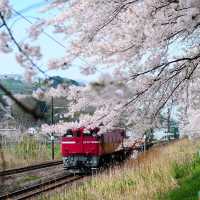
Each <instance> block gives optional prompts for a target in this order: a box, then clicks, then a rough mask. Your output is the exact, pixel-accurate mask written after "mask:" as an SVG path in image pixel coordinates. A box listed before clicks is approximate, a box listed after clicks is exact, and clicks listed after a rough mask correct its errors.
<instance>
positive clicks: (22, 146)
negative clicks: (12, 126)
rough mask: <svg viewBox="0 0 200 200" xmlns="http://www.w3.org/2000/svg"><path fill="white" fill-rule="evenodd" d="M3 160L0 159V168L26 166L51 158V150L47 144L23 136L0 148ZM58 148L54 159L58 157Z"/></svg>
mask: <svg viewBox="0 0 200 200" xmlns="http://www.w3.org/2000/svg"><path fill="white" fill-rule="evenodd" d="M0 151H1V153H2V154H3V155H4V160H3V159H2V158H1V159H0V170H2V169H8V168H13V167H20V166H26V165H30V164H35V163H40V162H44V161H47V160H50V159H51V150H50V147H49V146H48V145H47V144H41V143H39V142H38V141H37V140H35V139H34V138H26V137H25V138H23V139H22V140H21V141H20V142H19V143H17V144H15V145H11V146H7V147H4V148H3V149H2V150H0ZM59 154H60V153H59V150H58V152H56V159H60V158H61V157H60V156H59Z"/></svg>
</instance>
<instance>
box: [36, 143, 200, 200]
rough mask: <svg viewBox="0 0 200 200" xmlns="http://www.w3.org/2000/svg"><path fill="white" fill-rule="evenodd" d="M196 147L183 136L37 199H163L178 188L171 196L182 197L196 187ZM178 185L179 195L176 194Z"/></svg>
mask: <svg viewBox="0 0 200 200" xmlns="http://www.w3.org/2000/svg"><path fill="white" fill-rule="evenodd" d="M199 147H200V142H197V141H196V142H192V141H188V140H187V139H184V140H180V141H178V142H175V143H173V144H170V145H167V146H162V147H157V148H153V149H151V150H150V151H149V152H147V153H146V154H143V155H141V156H139V158H138V159H137V160H129V161H127V162H126V163H125V165H124V166H121V167H115V168H112V169H110V170H108V171H106V172H104V173H103V174H100V175H97V176H95V177H93V178H92V179H90V180H88V181H87V182H86V183H84V185H82V186H76V185H75V186H73V187H72V188H70V189H66V190H65V191H64V192H62V193H61V192H60V191H59V192H57V193H55V195H51V196H48V195H46V196H41V197H39V199H43V200H44V199H50V200H65V199H66V200H79V199H81V200H103V199H104V200H116V199H117V200H155V199H163V200H164V199H167V198H168V199H170V198H171V196H174V194H175V193H173V192H177V194H176V195H177V197H174V199H176V200H180V199H184V198H182V197H183V196H184V195H185V194H186V193H187V194H188V195H189V192H190V191H192V192H191V193H192V194H194V195H195V194H196V191H197V189H198V187H199V182H198V180H199V179H198V177H199V168H200V167H199V165H200V164H199V160H198V159H197V151H198V149H199ZM196 159H197V160H196ZM191 169H194V173H191ZM195 179H196V180H195ZM191 181H192V184H194V185H193V186H192V184H191ZM185 184H187V187H186V186H184V185H185ZM181 187H182V188H183V189H182V192H181V193H182V196H178V195H179V194H178V192H179V190H180V188H181ZM191 187H192V188H193V189H194V190H191ZM199 189H200V188H199ZM196 195H197V194H196ZM179 197H181V198H179ZM196 199H197V198H196Z"/></svg>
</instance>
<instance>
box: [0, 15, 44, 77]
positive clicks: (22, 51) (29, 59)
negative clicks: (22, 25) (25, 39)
mask: <svg viewBox="0 0 200 200" xmlns="http://www.w3.org/2000/svg"><path fill="white" fill-rule="evenodd" d="M0 19H1V21H2V25H3V26H4V27H5V28H6V30H7V32H8V34H9V35H10V38H11V40H12V41H13V42H14V44H15V46H16V47H17V49H18V50H19V52H21V53H22V54H23V55H24V56H25V57H26V59H27V60H28V61H29V62H30V63H31V65H32V66H33V67H35V68H36V69H37V70H38V71H39V72H41V73H42V74H44V75H46V73H45V71H43V70H42V69H41V68H40V67H39V66H37V65H36V64H35V63H34V62H33V60H32V59H31V58H30V57H29V56H28V55H27V54H26V53H25V52H24V50H23V49H22V48H21V46H20V45H19V43H18V42H17V41H16V39H15V37H14V36H13V34H12V32H11V30H10V28H9V27H8V24H7V23H6V20H5V18H4V16H3V15H2V13H1V12H0Z"/></svg>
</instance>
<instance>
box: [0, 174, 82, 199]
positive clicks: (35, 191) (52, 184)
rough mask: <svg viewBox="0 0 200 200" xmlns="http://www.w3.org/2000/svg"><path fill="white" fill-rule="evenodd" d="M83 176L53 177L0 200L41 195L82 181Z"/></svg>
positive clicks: (8, 194)
mask: <svg viewBox="0 0 200 200" xmlns="http://www.w3.org/2000/svg"><path fill="white" fill-rule="evenodd" d="M83 177H84V176H80V175H69V174H68V175H66V174H61V175H59V176H57V177H53V178H51V179H49V180H46V181H42V182H41V183H37V184H34V185H32V186H28V187H26V188H23V189H20V190H17V191H14V192H11V193H7V194H4V195H2V196H0V199H1V200H7V199H9V200H11V199H13V200H24V199H28V198H31V197H34V196H36V195H39V194H41V193H44V192H47V191H50V190H53V189H55V188H57V187H61V186H63V185H67V184H72V183H73V182H74V181H77V180H80V179H82V178H83Z"/></svg>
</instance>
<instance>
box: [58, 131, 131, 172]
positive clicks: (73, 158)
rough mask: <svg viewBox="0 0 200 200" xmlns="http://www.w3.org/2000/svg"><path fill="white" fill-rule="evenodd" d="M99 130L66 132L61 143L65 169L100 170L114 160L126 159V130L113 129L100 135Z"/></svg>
mask: <svg viewBox="0 0 200 200" xmlns="http://www.w3.org/2000/svg"><path fill="white" fill-rule="evenodd" d="M99 130H100V129H99V128H94V129H86V128H78V129H69V130H67V131H66V134H64V135H63V137H62V141H61V153H62V157H63V163H64V168H65V169H67V170H69V169H78V170H85V169H93V168H99V167H100V166H102V165H104V164H105V163H108V162H109V161H110V160H112V159H114V158H116V159H123V158H124V156H125V154H126V153H127V151H126V149H125V148H124V145H123V141H124V139H125V137H126V134H125V130H123V129H113V130H110V131H107V132H105V133H101V134H98V132H99Z"/></svg>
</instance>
